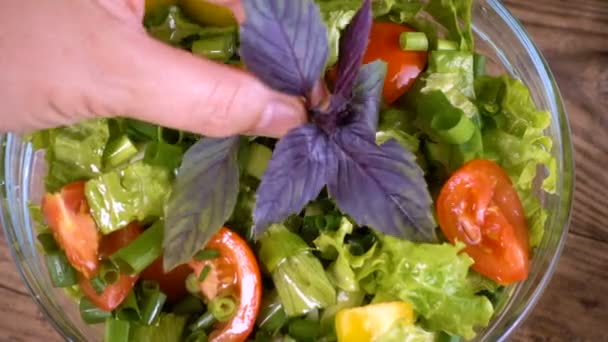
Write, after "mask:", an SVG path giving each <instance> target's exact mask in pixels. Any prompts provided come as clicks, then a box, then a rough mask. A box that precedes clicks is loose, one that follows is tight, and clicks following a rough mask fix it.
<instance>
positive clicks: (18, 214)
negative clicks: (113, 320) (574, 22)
mask: <svg viewBox="0 0 608 342" xmlns="http://www.w3.org/2000/svg"><path fill="white" fill-rule="evenodd" d="M476 15H477V16H478V15H497V16H498V17H499V19H501V20H503V21H505V22H506V24H507V25H508V26H509V27H510V28H511V29H512V30H513V33H514V34H515V36H516V39H517V40H518V43H520V44H521V45H522V46H524V47H525V49H526V51H527V52H528V55H529V57H530V58H531V60H532V65H530V66H529V67H530V68H533V69H534V70H535V71H536V72H537V73H538V74H539V77H538V80H536V82H537V83H535V84H529V83H526V84H527V85H528V86H530V87H531V88H538V89H541V91H537V92H535V91H533V94H534V95H535V96H534V97H535V98H534V99H535V101H536V103H537V105H539V106H540V107H544V108H546V109H547V110H549V111H550V112H551V113H552V116H553V119H554V123H558V124H559V125H558V126H555V125H554V126H553V127H552V128H551V134H552V136H553V138H554V140H555V147H554V149H555V150H554V154H555V155H556V156H557V157H558V158H557V159H558V170H561V173H560V175H558V177H559V179H558V189H557V194H558V195H555V196H547V197H546V198H545V206H546V207H548V208H551V209H552V213H551V215H550V216H549V222H548V223H547V227H553V229H550V228H547V229H548V232H547V234H549V235H548V236H546V237H545V239H544V240H543V243H542V244H541V246H540V247H539V248H538V249H537V250H536V255H535V258H534V259H533V262H532V265H531V269H533V270H536V272H535V273H533V274H531V277H530V279H528V280H527V281H526V282H523V283H520V284H518V285H516V286H512V287H510V288H509V289H508V292H509V297H508V298H509V300H508V301H506V302H504V303H501V306H502V307H501V311H500V313H499V314H498V315H496V316H495V317H494V319H493V321H492V323H491V324H490V326H489V327H487V328H486V329H485V330H484V331H483V332H482V333H481V334H480V335H479V336H478V337H477V338H476V340H487V341H502V340H506V339H507V337H508V336H509V335H510V334H511V333H512V332H513V331H514V330H515V329H516V328H517V327H518V326H519V325H520V324H521V322H522V321H523V320H525V318H526V317H527V315H528V314H529V313H530V312H531V311H532V309H533V308H534V306H535V304H536V302H537V301H538V299H539V298H540V295H541V294H542V292H543V291H544V289H545V288H546V286H547V284H548V283H549V281H550V279H551V277H552V274H553V272H554V270H555V267H556V265H557V262H558V260H559V256H560V254H561V251H562V249H563V245H564V242H565V239H566V236H567V230H568V225H569V219H570V212H571V207H572V191H573V189H574V184H573V182H574V164H573V158H572V144H571V140H570V139H571V137H570V128H569V125H568V120H567V117H566V113H565V111H564V108H563V104H562V102H561V96H560V94H559V90H558V88H557V86H556V84H555V81H554V79H553V76H552V75H551V72H550V71H549V69H548V67H547V64H546V62H545V61H544V59H543V57H542V56H541V54H540V53H539V51H538V49H537V48H536V46H535V45H534V43H533V42H532V41H531V40H530V38H529V36H528V35H527V33H526V31H525V29H523V27H522V26H521V25H520V24H519V23H518V22H517V20H516V19H515V18H514V17H513V16H512V15H511V14H510V13H509V12H508V10H507V9H506V8H505V7H504V6H503V5H502V4H501V3H500V2H499V1H497V0H488V1H479V2H477V3H476V5H475V12H474V18H475V16H476ZM474 30H475V33H476V35H477V40H478V42H481V43H483V44H487V45H488V47H489V48H490V49H491V50H492V52H493V53H494V54H495V56H496V58H497V59H498V60H499V63H501V64H502V67H504V68H505V70H506V71H507V72H509V73H511V74H512V75H515V76H518V77H520V78H523V79H525V77H521V76H522V74H521V73H522V72H525V70H522V68H517V67H516V66H514V64H516V63H514V62H513V60H512V59H511V60H510V59H509V58H508V57H507V56H506V55H505V54H504V53H503V48H504V47H502V46H498V45H496V43H497V42H496V40H494V41H490V40H489V39H488V37H487V36H486V34H485V33H484V32H483V31H482V30H481V29H478V27H476V26H474ZM0 147H2V148H1V149H0V173H1V174H0V176H1V177H0V195H1V197H2V210H1V211H0V224H1V225H2V227H3V230H4V236H5V239H6V241H7V243H8V244H10V246H9V248H10V250H11V254H12V257H13V260H14V261H15V262H16V263H17V264H18V269H19V273H20V274H21V277H22V278H23V280H24V282H25V284H26V286H27V288H28V290H29V292H30V294H31V295H32V297H33V298H34V300H35V301H36V302H37V304H38V306H39V308H40V309H41V310H42V311H43V313H44V315H45V316H46V318H47V319H48V321H49V322H51V323H52V324H53V325H54V327H55V329H56V330H57V331H59V332H60V333H61V334H62V335H63V337H64V338H66V339H67V340H75V341H85V340H90V337H88V338H85V336H83V335H82V333H81V332H82V331H81V329H82V328H83V326H82V323H81V324H78V323H76V322H78V321H75V319H78V320H79V317H78V315H77V310H74V308H73V309H72V310H66V308H65V307H64V305H65V303H62V302H64V300H62V299H61V298H57V295H58V292H59V291H61V290H53V291H51V292H49V291H48V286H49V283H48V279H47V280H46V283H45V281H44V279H40V276H41V275H43V277H46V268H45V266H44V265H43V261H42V259H41V258H40V256H39V255H38V254H37V249H36V248H35V241H34V240H35V236H34V235H33V234H31V232H32V231H33V228H32V226H31V222H30V218H29V212H28V208H27V205H24V204H26V203H28V201H29V200H30V198H29V195H30V193H31V192H30V186H31V184H32V182H34V181H35V180H33V179H31V178H32V175H34V174H35V173H33V172H32V170H31V166H32V163H31V161H32V159H33V158H34V156H35V154H34V153H33V151H32V150H31V147H29V146H25V147H24V146H23V145H21V142H20V140H19V138H18V136H16V135H11V134H9V135H0ZM15 168H17V170H15ZM15 175H16V178H15ZM38 181H39V180H38ZM9 199H10V200H9ZM32 200H35V199H32ZM20 204H22V205H20ZM17 227H21V228H22V229H25V231H26V232H30V234H19V230H18V229H16V228H17ZM543 269H544V272H539V271H542V270H543ZM47 278H48V277H47ZM59 295H63V296H64V297H65V298H64V299H65V300H68V301H70V302H71V301H72V300H71V299H70V298H68V297H67V295H64V294H63V293H62V292H61V293H59ZM71 305H72V306H73V307H76V305H74V304H73V302H72V303H71ZM86 329H87V332H90V329H91V328H90V327H87V328H86ZM97 330H99V329H97ZM97 336H100V335H97Z"/></svg>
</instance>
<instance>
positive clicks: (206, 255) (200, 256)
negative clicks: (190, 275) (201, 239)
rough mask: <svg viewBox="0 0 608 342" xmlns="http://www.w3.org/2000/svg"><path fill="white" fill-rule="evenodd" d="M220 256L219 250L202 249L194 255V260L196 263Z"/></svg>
mask: <svg viewBox="0 0 608 342" xmlns="http://www.w3.org/2000/svg"><path fill="white" fill-rule="evenodd" d="M219 256H220V251H218V250H217V249H202V250H200V251H198V252H197V253H196V254H194V257H193V259H194V260H196V261H203V260H211V259H215V258H217V257H219Z"/></svg>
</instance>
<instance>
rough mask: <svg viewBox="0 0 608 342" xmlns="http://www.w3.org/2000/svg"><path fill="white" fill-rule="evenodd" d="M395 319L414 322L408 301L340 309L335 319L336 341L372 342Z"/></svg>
mask: <svg viewBox="0 0 608 342" xmlns="http://www.w3.org/2000/svg"><path fill="white" fill-rule="evenodd" d="M397 320H402V321H403V323H404V324H407V325H411V324H414V309H413V308H412V305H411V304H410V303H406V302H389V303H380V304H372V305H367V306H362V307H357V308H352V309H343V310H340V311H339V312H338V313H337V314H336V320H335V324H336V335H337V337H338V342H372V341H374V339H375V338H377V337H379V336H381V335H382V334H384V333H385V332H387V331H388V330H389V329H390V328H391V327H392V326H393V324H394V323H395V322H396V321H397Z"/></svg>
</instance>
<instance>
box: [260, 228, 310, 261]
mask: <svg viewBox="0 0 608 342" xmlns="http://www.w3.org/2000/svg"><path fill="white" fill-rule="evenodd" d="M308 250H310V247H309V246H308V245H307V244H306V242H305V241H304V240H302V238H300V237H299V236H298V235H297V234H294V233H292V232H290V231H289V230H288V229H287V228H285V226H283V225H279V224H274V225H272V226H270V227H269V228H268V230H267V231H266V233H265V234H264V236H262V238H261V239H260V252H259V257H260V260H262V262H263V263H264V265H265V266H266V269H267V270H268V272H272V271H274V269H275V268H276V267H277V266H278V265H279V264H281V263H282V262H284V261H285V259H287V258H289V257H290V256H293V255H297V254H299V253H302V252H305V251H308Z"/></svg>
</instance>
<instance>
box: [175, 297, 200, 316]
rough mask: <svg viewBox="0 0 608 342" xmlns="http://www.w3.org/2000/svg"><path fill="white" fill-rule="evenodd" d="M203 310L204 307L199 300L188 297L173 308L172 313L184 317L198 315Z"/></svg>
mask: <svg viewBox="0 0 608 342" xmlns="http://www.w3.org/2000/svg"><path fill="white" fill-rule="evenodd" d="M203 310H205V307H204V306H203V302H202V301H201V299H200V298H198V297H196V296H192V295H188V296H186V298H184V299H182V300H181V301H180V302H179V303H177V304H175V305H174V306H173V310H172V312H173V313H174V314H176V315H182V316H185V315H193V314H200V313H201V312H203Z"/></svg>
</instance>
